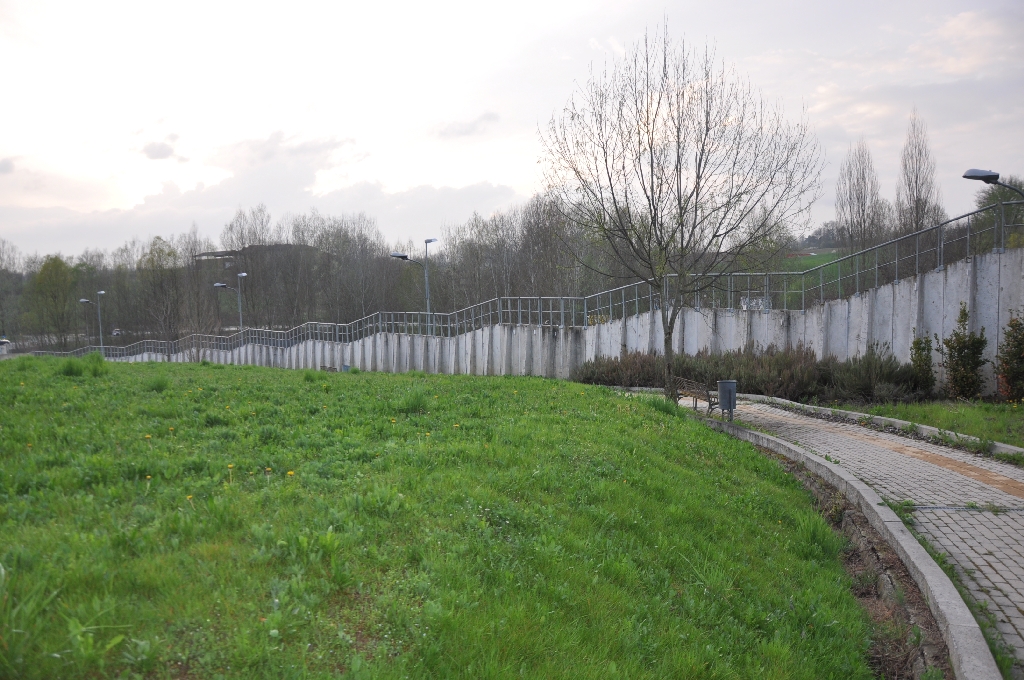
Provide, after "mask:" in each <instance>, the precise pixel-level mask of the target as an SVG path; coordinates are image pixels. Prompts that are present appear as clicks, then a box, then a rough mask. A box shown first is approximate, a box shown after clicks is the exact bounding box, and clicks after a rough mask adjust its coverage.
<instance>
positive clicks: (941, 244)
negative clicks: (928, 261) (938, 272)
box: [935, 224, 945, 269]
mask: <svg viewBox="0 0 1024 680" xmlns="http://www.w3.org/2000/svg"><path fill="white" fill-rule="evenodd" d="M943 238H944V229H943V226H942V225H941V224H940V225H939V242H938V244H937V245H936V249H937V250H938V252H937V253H936V254H935V255H936V257H938V258H939V266H938V267H937V268H938V269H942V267H943V262H944V261H945V254H944V253H943V250H944V249H945V242H944V241H943Z"/></svg>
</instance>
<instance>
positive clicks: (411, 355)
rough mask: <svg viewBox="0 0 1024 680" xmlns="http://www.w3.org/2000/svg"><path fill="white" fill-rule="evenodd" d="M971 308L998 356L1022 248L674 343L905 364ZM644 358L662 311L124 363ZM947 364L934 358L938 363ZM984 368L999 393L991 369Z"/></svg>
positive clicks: (654, 341) (482, 365) (505, 365)
mask: <svg viewBox="0 0 1024 680" xmlns="http://www.w3.org/2000/svg"><path fill="white" fill-rule="evenodd" d="M961 301H963V302H966V303H967V305H968V309H969V310H970V314H971V322H970V323H971V328H972V329H975V330H980V329H981V328H984V329H985V331H986V335H987V336H988V338H989V345H988V349H987V353H986V356H987V358H989V359H994V358H995V353H996V349H997V343H998V340H999V339H1000V338H1001V333H1002V329H1003V327H1004V326H1005V325H1006V322H1007V321H1008V320H1009V318H1010V314H1011V312H1018V313H1019V312H1020V311H1022V310H1024V249H1020V248H1018V249H1013V250H1009V251H1007V252H1005V253H989V254H985V255H980V256H976V257H973V258H970V259H967V260H961V261H959V262H956V263H954V264H951V265H949V266H947V267H946V268H944V269H940V270H934V271H930V272H927V273H925V274H922V275H920V276H915V277H911V278H906V279H902V280H901V281H898V282H896V283H892V284H888V285H885V286H880V287H879V288H874V289H870V290H868V291H865V292H862V293H859V294H857V295H852V296H850V297H847V298H844V299H842V300H834V301H831V302H828V303H826V304H825V305H817V306H813V307H811V308H809V309H807V310H806V311H786V310H768V311H743V310H738V309H709V308H705V309H690V308H687V309H685V310H683V311H682V312H681V313H680V315H679V319H678V320H677V326H676V329H675V333H674V335H673V345H674V349H675V351H676V352H685V353H686V354H695V353H697V352H698V351H701V350H708V351H712V352H726V351H730V350H739V349H743V348H745V347H747V346H752V347H755V348H765V347H768V346H769V345H776V346H778V347H796V346H797V345H800V344H803V345H804V346H806V347H809V348H811V349H813V350H814V352H815V354H816V355H817V356H818V357H819V358H820V357H823V356H826V355H829V354H832V355H834V356H835V357H836V358H838V359H840V360H844V359H847V358H849V357H853V356H858V355H861V354H863V353H864V352H865V351H866V350H867V348H868V347H869V346H871V345H872V344H875V343H877V344H879V345H883V346H887V347H889V348H890V349H891V351H892V352H893V354H895V355H896V357H897V358H899V359H900V361H904V362H906V361H909V360H910V343H911V341H912V340H913V339H914V334H915V332H916V333H917V334H918V335H925V336H927V337H931V336H932V335H936V334H937V335H938V336H939V337H945V336H946V335H948V334H949V332H950V331H951V330H952V329H953V326H954V325H955V324H956V317H957V314H958V313H959V310H960V302H961ZM634 351H639V352H647V353H656V354H661V353H663V351H664V341H663V336H662V321H661V316H660V312H659V311H655V312H653V313H650V312H645V313H643V314H639V315H636V316H631V317H627V318H626V319H614V320H611V321H608V322H606V323H602V324H598V325H594V326H590V327H588V328H551V327H539V326H531V325H518V326H491V327H487V328H483V329H479V330H475V331H472V332H470V333H466V334H463V335H459V336H456V337H451V338H427V337H424V336H419V335H405V334H401V333H377V334H375V335H372V336H369V337H366V338H363V339H361V340H357V341H355V342H350V343H341V342H338V343H335V342H329V341H319V340H307V341H305V342H302V343H299V344H297V345H294V346H292V347H287V348H281V347H265V346H257V345H246V346H243V347H242V348H241V349H237V350H233V351H226V350H222V351H221V350H212V351H204V352H203V356H202V357H196V356H193V355H192V353H189V352H186V353H182V354H179V355H172V356H170V357H167V356H163V355H156V354H144V355H139V356H136V357H130V358H129V359H126V360H127V361H167V360H170V361H195V360H197V359H207V360H208V361H212V362H215V363H235V364H258V365H261V366H276V367H281V368H303V369H304V368H311V369H322V368H328V369H337V370H343V368H344V367H346V366H355V367H358V368H359V369H360V370H364V371H383V372H387V373H396V372H405V371H410V370H418V371H424V372H426V373H446V374H466V375H536V376H544V377H549V378H568V377H569V375H570V373H571V372H572V370H573V369H574V368H575V367H577V366H579V365H580V364H582V363H583V362H584V361H587V360H591V359H594V358H596V357H615V356H621V355H622V354H623V353H624V352H634ZM938 362H939V356H938V354H937V353H936V355H935V357H934V363H935V364H936V365H938ZM986 370H987V371H988V375H987V379H988V389H989V390H991V389H992V387H993V384H992V383H993V380H992V369H991V365H989V366H987V367H986ZM939 377H940V379H941V378H942V376H941V375H940V376H939Z"/></svg>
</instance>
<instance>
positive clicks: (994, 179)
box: [964, 168, 1024, 253]
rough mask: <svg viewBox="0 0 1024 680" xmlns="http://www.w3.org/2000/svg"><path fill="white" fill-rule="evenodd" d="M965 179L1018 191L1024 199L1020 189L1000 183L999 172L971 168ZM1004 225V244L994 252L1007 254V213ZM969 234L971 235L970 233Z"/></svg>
mask: <svg viewBox="0 0 1024 680" xmlns="http://www.w3.org/2000/svg"><path fill="white" fill-rule="evenodd" d="M964 179H976V180H979V181H981V182H984V183H985V184H995V185H997V186H1001V187H1006V188H1007V189H1010V190H1011V191H1016V192H1017V193H1018V194H1020V195H1021V198H1024V191H1021V190H1020V189H1018V188H1017V187H1015V186H1013V185H1012V184H1006V183H1004V182H1000V181H999V173H998V172H993V171H991V170H978V169H977V168H971V169H970V170H968V171H967V172H965V173H964ZM1000 203H1002V201H1000ZM1002 225H1003V226H1002V228H1001V229H1000V232H999V233H1000V240H1001V241H1002V244H1001V245H1000V246H999V247H997V248H995V249H994V250H993V252H999V253H1002V252H1005V250H1006V214H1005V212H1004V213H1003V218H1002ZM968 228H969V227H968ZM968 233H970V232H968Z"/></svg>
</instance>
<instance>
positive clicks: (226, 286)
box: [213, 272, 246, 333]
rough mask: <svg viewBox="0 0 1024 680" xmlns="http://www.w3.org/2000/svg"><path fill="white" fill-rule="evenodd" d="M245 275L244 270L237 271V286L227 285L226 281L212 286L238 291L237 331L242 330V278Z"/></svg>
mask: <svg viewBox="0 0 1024 680" xmlns="http://www.w3.org/2000/svg"><path fill="white" fill-rule="evenodd" d="M245 277H246V273H245V272H238V287H237V288H235V287H233V286H229V285H228V284H226V283H215V284H213V287H214V288H227V289H228V290H233V291H235V292H236V293H238V332H239V333H241V332H242V279H244V278H245Z"/></svg>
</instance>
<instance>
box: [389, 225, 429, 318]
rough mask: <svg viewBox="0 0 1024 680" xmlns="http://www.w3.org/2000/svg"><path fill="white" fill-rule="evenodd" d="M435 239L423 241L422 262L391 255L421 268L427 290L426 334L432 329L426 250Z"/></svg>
mask: <svg viewBox="0 0 1024 680" xmlns="http://www.w3.org/2000/svg"><path fill="white" fill-rule="evenodd" d="M436 242H437V239H436V238H428V239H425V240H424V241H423V262H420V261H418V260H414V259H412V258H411V257H409V256H408V255H406V254H405V253H391V257H394V258H396V259H399V260H402V261H403V262H415V263H416V264H418V265H419V266H421V267H423V282H424V283H425V284H426V288H427V333H428V334H429V333H431V331H432V328H433V319H432V317H431V316H430V252H429V250H428V248H429V247H430V244H431V243H436Z"/></svg>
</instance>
